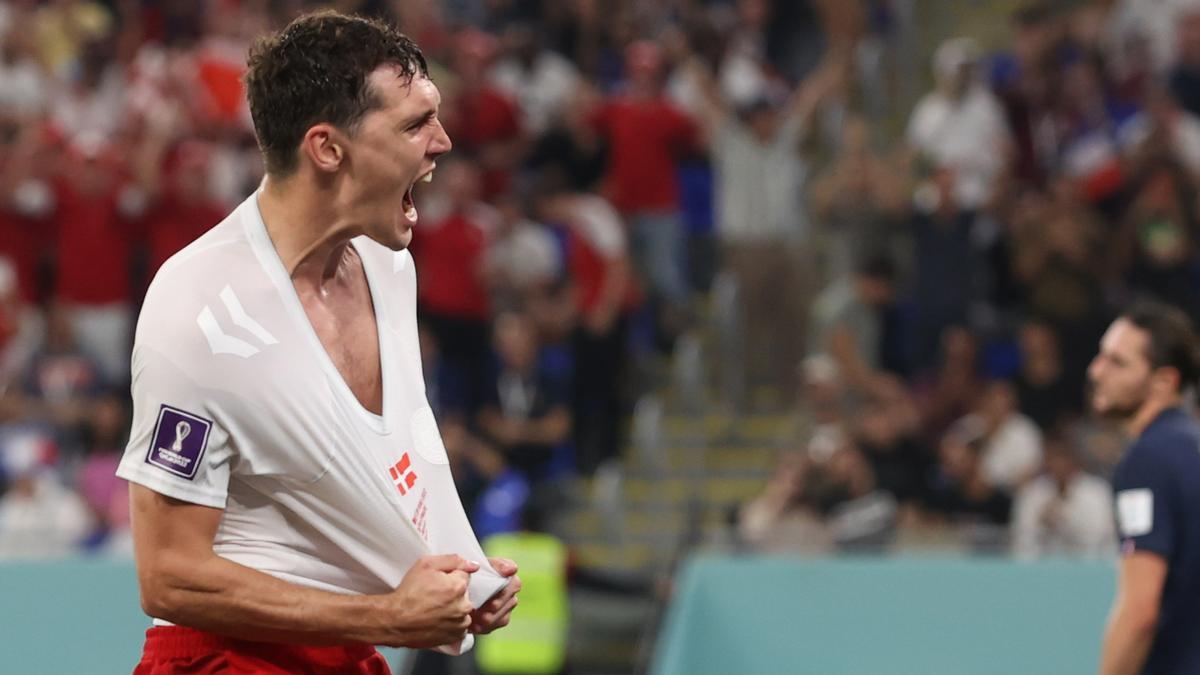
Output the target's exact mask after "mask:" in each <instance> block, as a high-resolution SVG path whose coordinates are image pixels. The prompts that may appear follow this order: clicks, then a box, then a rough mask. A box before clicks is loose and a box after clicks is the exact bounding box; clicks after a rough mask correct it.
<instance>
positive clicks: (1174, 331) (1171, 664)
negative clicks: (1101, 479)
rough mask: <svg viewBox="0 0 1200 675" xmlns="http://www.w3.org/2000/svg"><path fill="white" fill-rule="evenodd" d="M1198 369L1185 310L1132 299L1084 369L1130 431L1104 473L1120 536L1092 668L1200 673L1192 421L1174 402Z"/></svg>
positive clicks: (1104, 406)
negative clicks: (1115, 574)
mask: <svg viewBox="0 0 1200 675" xmlns="http://www.w3.org/2000/svg"><path fill="white" fill-rule="evenodd" d="M1198 376H1200V353H1198V351H1197V345H1196V337H1195V335H1194V333H1193V331H1192V327H1191V322H1190V321H1189V320H1188V318H1187V316H1186V315H1185V314H1184V313H1183V312H1181V311H1179V310H1178V309H1175V308H1173V307H1170V306H1166V305H1160V304H1153V303H1147V304H1142V305H1138V306H1137V307H1135V308H1133V309H1131V310H1130V311H1128V312H1126V313H1125V314H1123V315H1122V316H1121V317H1120V318H1118V319H1117V320H1116V321H1114V322H1113V324H1112V326H1110V327H1109V329H1108V331H1107V332H1106V333H1105V334H1104V338H1103V339H1102V340H1101V342H1100V353H1099V354H1098V355H1097V356H1096V358H1095V360H1094V361H1093V362H1092V365H1091V367H1090V368H1089V370H1088V378H1089V380H1091V385H1092V396H1091V398H1092V405H1093V407H1094V408H1095V410H1096V412H1097V413H1099V414H1101V415H1103V416H1105V417H1108V418H1111V419H1113V420H1115V421H1118V422H1119V423H1121V424H1122V425H1123V426H1124V428H1125V429H1126V431H1127V432H1128V433H1129V434H1130V436H1132V437H1133V438H1134V439H1135V441H1134V443H1133V445H1132V446H1131V447H1130V448H1129V450H1128V451H1127V452H1126V454H1125V456H1124V457H1123V458H1122V459H1121V462H1120V464H1119V465H1118V466H1117V469H1116V472H1115V473H1114V475H1113V490H1114V492H1115V504H1116V518H1117V527H1118V532H1119V533H1120V536H1121V561H1120V572H1119V578H1118V581H1117V597H1116V600H1115V601H1114V603H1113V608H1112V614H1111V616H1110V617H1109V624H1108V628H1107V630H1106V631H1105V635H1104V649H1103V653H1102V655H1101V664H1100V672H1101V675H1133V674H1135V673H1142V674H1144V675H1160V674H1161V675H1166V674H1168V673H1169V674H1170V675H1190V674H1196V675H1200V424H1197V422H1196V420H1195V419H1193V418H1192V415H1191V413H1190V412H1189V411H1188V410H1187V409H1186V408H1185V406H1184V403H1183V398H1184V392H1185V391H1186V390H1188V389H1189V388H1190V387H1191V386H1193V385H1194V384H1195V383H1196V380H1197V377H1198Z"/></svg>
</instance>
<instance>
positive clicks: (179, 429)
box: [171, 422, 192, 452]
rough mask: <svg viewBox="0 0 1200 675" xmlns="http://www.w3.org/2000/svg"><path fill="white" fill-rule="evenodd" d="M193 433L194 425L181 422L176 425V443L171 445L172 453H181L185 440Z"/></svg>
mask: <svg viewBox="0 0 1200 675" xmlns="http://www.w3.org/2000/svg"><path fill="white" fill-rule="evenodd" d="M190 433H192V425H190V424H188V423H187V422H179V423H177V424H176V425H175V441H174V442H173V443H171V451H172V452H181V451H182V450H183V439H185V438H187V437H188V434H190Z"/></svg>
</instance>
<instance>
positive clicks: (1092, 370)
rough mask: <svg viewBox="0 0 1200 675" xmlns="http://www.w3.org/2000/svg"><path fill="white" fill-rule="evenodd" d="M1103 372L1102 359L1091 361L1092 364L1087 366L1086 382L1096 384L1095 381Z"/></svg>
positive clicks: (1097, 358)
mask: <svg viewBox="0 0 1200 675" xmlns="http://www.w3.org/2000/svg"><path fill="white" fill-rule="evenodd" d="M1103 370H1104V364H1103V359H1101V358H1100V357H1099V356H1097V357H1096V358H1094V359H1092V362H1091V363H1090V364H1089V365H1088V369H1087V376H1088V380H1089V381H1091V382H1096V381H1097V380H1099V379H1100V376H1101V375H1102V374H1103Z"/></svg>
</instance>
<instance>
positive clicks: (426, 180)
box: [417, 171, 433, 183]
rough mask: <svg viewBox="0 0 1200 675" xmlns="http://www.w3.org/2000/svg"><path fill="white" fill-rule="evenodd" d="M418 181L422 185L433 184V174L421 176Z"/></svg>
mask: <svg viewBox="0 0 1200 675" xmlns="http://www.w3.org/2000/svg"><path fill="white" fill-rule="evenodd" d="M417 180H419V181H420V182H422V183H432V182H433V172H432V171H430V172H429V173H427V174H425V175H424V176H421V177H420V178H418V179H417Z"/></svg>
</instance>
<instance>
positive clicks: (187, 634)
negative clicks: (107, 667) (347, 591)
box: [133, 626, 392, 675]
mask: <svg viewBox="0 0 1200 675" xmlns="http://www.w3.org/2000/svg"><path fill="white" fill-rule="evenodd" d="M391 672H392V671H391V670H390V669H389V668H388V664H387V661H386V660H384V658H383V655H382V654H380V653H379V652H377V651H375V648H374V647H372V646H371V645H354V646H348V647H303V646H297V645H282V644H275V643H270V642H250V641H249V640H237V639H234V638H227V637H222V636H220V635H214V634H212V633H206V632H204V631H200V630H196V629H194V628H184V627H183V626H155V627H154V628H151V629H150V630H147V631H146V646H145V648H144V649H143V650H142V660H141V662H140V663H138V665H137V668H134V670H133V675H218V674H222V675H227V674H236V675H293V674H295V673H304V674H306V675H391Z"/></svg>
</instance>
